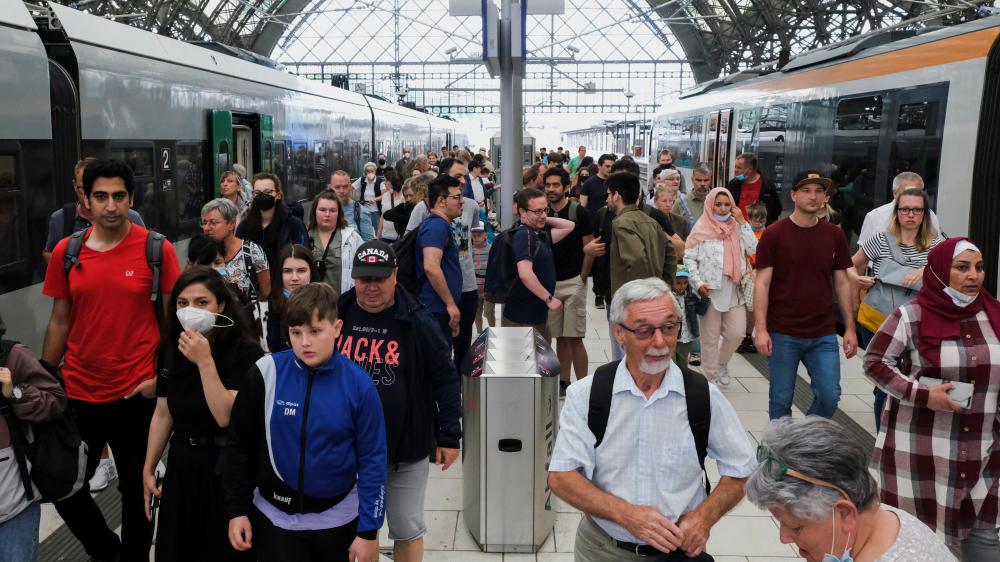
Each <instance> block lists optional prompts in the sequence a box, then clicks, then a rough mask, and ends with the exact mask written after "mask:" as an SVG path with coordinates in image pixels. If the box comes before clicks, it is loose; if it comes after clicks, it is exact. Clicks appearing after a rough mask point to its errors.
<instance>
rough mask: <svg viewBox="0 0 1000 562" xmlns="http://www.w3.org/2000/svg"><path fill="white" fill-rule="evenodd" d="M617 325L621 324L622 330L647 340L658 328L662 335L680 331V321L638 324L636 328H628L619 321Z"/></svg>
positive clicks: (675, 333) (671, 334) (670, 334)
mask: <svg viewBox="0 0 1000 562" xmlns="http://www.w3.org/2000/svg"><path fill="white" fill-rule="evenodd" d="M618 325H619V326H621V327H622V329H623V330H625V331H626V332H629V333H631V334H632V335H633V336H635V337H636V338H637V339H640V340H648V339H649V338H651V337H653V334H654V333H656V331H657V330H659V331H660V333H661V334H663V337H668V336H676V335H677V333H678V332H680V331H681V323H680V322H677V323H669V322H668V323H666V324H663V325H662V326H639V327H637V328H629V327H628V326H626V325H625V324H622V323H621V322H619V323H618Z"/></svg>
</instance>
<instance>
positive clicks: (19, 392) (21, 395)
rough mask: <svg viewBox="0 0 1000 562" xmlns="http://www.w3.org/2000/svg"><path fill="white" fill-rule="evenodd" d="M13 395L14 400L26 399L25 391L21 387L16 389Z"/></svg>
mask: <svg viewBox="0 0 1000 562" xmlns="http://www.w3.org/2000/svg"><path fill="white" fill-rule="evenodd" d="M12 395H13V396H14V400H20V399H21V398H24V391H23V390H21V387H20V385H19V386H15V387H14V392H13V393H12Z"/></svg>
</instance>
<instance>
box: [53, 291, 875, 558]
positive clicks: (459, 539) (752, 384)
mask: <svg viewBox="0 0 1000 562" xmlns="http://www.w3.org/2000/svg"><path fill="white" fill-rule="evenodd" d="M588 296H589V297H590V298H589V300H590V305H589V306H588V310H587V318H588V327H587V338H586V340H585V341H586V347H587V350H588V352H589V354H590V356H589V359H590V373H593V372H594V370H595V369H597V367H599V366H601V365H602V364H604V363H606V362H607V361H609V360H610V356H611V342H610V341H609V339H608V323H607V319H606V316H605V311H604V310H600V309H596V308H594V306H593V297H592V295H590V294H588ZM497 312H498V317H499V310H498V311H497ZM841 360H842V370H841V388H842V392H843V396H842V397H841V401H840V409H841V410H842V411H843V412H844V413H846V414H847V415H848V416H850V417H851V418H852V419H854V420H855V421H856V422H858V424H860V425H861V426H862V427H863V428H865V429H866V430H867V431H868V432H869V433H871V434H873V435H874V431H875V427H874V419H873V417H872V386H871V384H870V383H869V382H868V381H867V380H865V379H864V377H863V376H862V374H861V361H860V359H859V358H854V359H850V360H846V361H844V360H843V357H841ZM729 372H730V374H731V375H732V376H733V379H734V380H733V383H732V384H731V385H730V386H729V387H728V388H725V389H724V390H723V393H724V394H725V395H726V397H727V398H728V399H729V401H730V402H731V403H732V405H733V407H734V408H735V409H736V411H737V413H738V415H739V418H740V421H741V422H742V423H743V427H744V428H745V429H746V431H747V433H748V434H749V435H750V437H751V439H752V440H753V442H754V443H756V442H758V441H759V440H760V438H761V436H762V434H763V431H764V430H765V429H766V427H767V424H768V417H767V391H768V384H769V383H768V380H767V379H766V378H765V377H764V376H763V375H762V374H761V373H760V372H759V371H758V370H757V369H756V368H754V367H753V366H752V365H751V364H750V363H749V362H747V361H746V360H745V359H744V358H743V357H742V356H740V355H738V354H737V355H734V357H733V360H732V361H731V362H730V370H729ZM799 375H800V377H802V378H803V379H805V380H808V378H807V377H806V376H805V370H804V368H800V372H799ZM793 415H795V416H801V415H803V414H802V412H801V411H800V410H799V409H798V408H794V414H793ZM708 471H709V475H710V478H711V479H712V480H713V481H717V480H718V473H717V472H716V471H715V466H714V463H712V462H709V465H708ZM554 503H555V506H556V511H557V513H556V519H555V529H554V532H553V533H552V535H551V536H550V537H549V538H548V540H546V542H545V543H544V544H543V545H542V548H541V549H540V551H539V552H538V553H537V554H493V553H483V552H481V551H480V550H479V548H478V547H477V546H476V543H475V541H474V540H473V539H472V536H471V535H470V534H469V530H468V528H467V527H466V524H465V520H464V517H463V514H462V511H461V509H462V466H461V464H460V462H459V463H456V464H455V465H454V466H452V467H451V468H450V469H449V470H447V471H441V470H440V468H438V467H431V476H430V482H429V484H428V487H427V500H426V504H425V506H426V510H427V511H426V513H427V519H426V521H427V535H426V536H425V545H426V550H427V552H426V555H425V557H424V560H426V561H427V562H479V561H483V562H485V561H495V562H501V561H504V562H572V560H573V543H574V537H575V534H576V527H577V524H578V523H579V521H580V517H581V515H580V512H578V511H577V510H576V509H574V508H573V507H571V506H569V505H567V504H565V503H563V502H562V501H560V500H559V499H558V498H556V499H554ZM61 523H62V522H61V521H60V520H59V517H58V515H57V514H56V513H55V511H54V510H53V509H52V508H51V506H48V505H47V506H45V507H44V509H43V517H42V531H41V534H42V536H41V538H42V539H43V540H44V538H45V537H46V536H48V534H50V533H52V532H54V531H55V530H56V529H57V528H58V527H59V526H60V525H61ZM387 534H388V531H387V530H386V529H383V531H382V532H381V533H380V535H381V537H382V538H381V539H380V540H381V546H382V552H383V554H382V556H381V557H380V560H382V561H389V560H391V555H387V554H389V553H391V542H390V541H389V540H388V539H387V538H385V537H386V536H387ZM707 550H708V552H709V553H711V554H712V555H713V556H714V557H715V559H716V561H717V562H776V561H783V560H795V559H799V557H798V555H797V549H796V548H795V547H794V546H792V545H784V544H781V541H780V540H779V539H778V526H777V523H776V522H775V520H774V519H773V518H772V517H771V516H770V514H769V513H767V512H763V511H759V510H758V509H757V508H755V507H754V506H753V505H751V504H750V503H749V502H747V501H746V500H744V501H743V502H741V503H740V504H739V505H738V506H737V507H736V508H735V509H734V510H733V511H731V512H730V513H729V514H728V515H726V516H725V517H723V518H722V520H721V521H719V523H718V524H717V525H716V526H715V527H714V528H713V529H712V534H711V537H710V538H709V541H708V548H707ZM150 559H151V560H152V556H151V557H150Z"/></svg>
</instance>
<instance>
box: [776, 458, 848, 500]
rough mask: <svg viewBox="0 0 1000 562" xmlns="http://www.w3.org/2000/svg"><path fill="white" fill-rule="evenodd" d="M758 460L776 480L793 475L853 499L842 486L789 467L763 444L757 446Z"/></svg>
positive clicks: (846, 498)
mask: <svg viewBox="0 0 1000 562" xmlns="http://www.w3.org/2000/svg"><path fill="white" fill-rule="evenodd" d="M757 462H758V463H761V466H762V467H763V469H764V473H765V474H767V475H768V476H769V477H771V479H772V480H775V481H776V482H781V481H782V480H784V479H785V476H791V477H792V478H797V479H799V480H802V481H804V482H809V483H810V484H815V485H817V486H822V487H824V488H829V489H831V490H835V491H837V492H840V495H842V496H844V499H845V500H847V501H851V496H848V495H847V492H845V491H844V489H843V488H841V487H840V486H837V485H835V484H831V483H829V482H827V481H825V480H820V479H819V478H813V477H812V476H806V475H805V474H802V473H801V472H799V471H797V470H795V469H794V468H788V465H787V464H785V462H784V461H782V460H781V459H779V458H778V457H775V456H774V455H772V454H771V451H770V450H768V448H767V447H765V446H763V445H758V446H757Z"/></svg>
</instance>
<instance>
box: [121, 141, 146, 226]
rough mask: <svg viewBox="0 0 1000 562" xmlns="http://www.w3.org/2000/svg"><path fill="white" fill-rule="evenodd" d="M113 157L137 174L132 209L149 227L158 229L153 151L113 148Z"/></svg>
mask: <svg viewBox="0 0 1000 562" xmlns="http://www.w3.org/2000/svg"><path fill="white" fill-rule="evenodd" d="M111 157H112V158H116V159H118V160H124V161H125V163H126V164H127V165H128V167H129V168H131V169H132V173H134V174H135V192H134V193H132V208H133V209H135V210H136V211H137V212H138V213H139V214H140V215H141V216H142V221H143V222H144V223H146V226H148V227H156V225H157V210H156V182H155V180H154V177H153V170H154V168H153V149H152V147H150V148H132V147H119V148H116V147H114V146H112V147H111Z"/></svg>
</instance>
